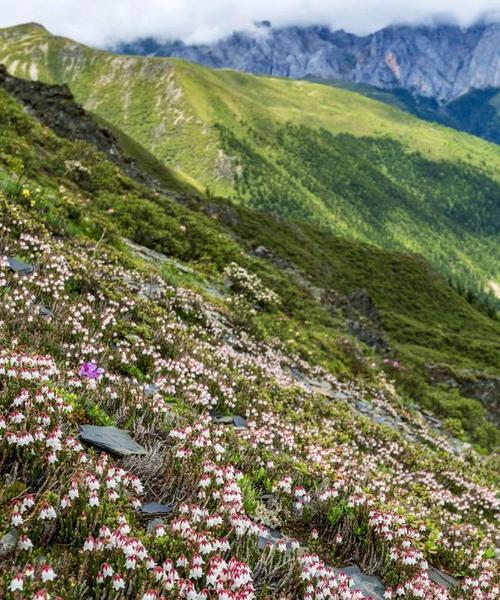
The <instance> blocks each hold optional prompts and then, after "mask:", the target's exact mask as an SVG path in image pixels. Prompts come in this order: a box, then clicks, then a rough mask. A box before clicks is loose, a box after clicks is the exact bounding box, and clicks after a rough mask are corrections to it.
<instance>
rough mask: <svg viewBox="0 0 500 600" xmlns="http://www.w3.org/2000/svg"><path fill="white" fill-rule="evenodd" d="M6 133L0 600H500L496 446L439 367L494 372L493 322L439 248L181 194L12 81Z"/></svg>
mask: <svg viewBox="0 0 500 600" xmlns="http://www.w3.org/2000/svg"><path fill="white" fill-rule="evenodd" d="M64 101H66V102H67V101H69V100H68V99H67V98H66V99H65V100H64ZM52 109H53V110H54V107H52ZM0 133H1V135H0V217H1V218H0V334H1V335H0V390H1V394H0V425H1V426H0V597H1V598H5V599H6V600H22V599H24V598H29V599H31V598H36V599H37V600H43V599H45V600H48V598H52V597H53V598H64V599H65V600H81V599H82V598H88V599H89V600H98V599H99V600H101V599H103V598H110V599H120V600H137V599H139V600H160V599H161V598H171V599H172V600H182V599H185V598H186V597H190V598H197V600H222V599H223V598H224V599H225V600H236V599H237V600H269V599H270V598H280V599H283V600H285V599H289V598H294V599H297V600H299V599H301V600H310V598H311V597H331V598H335V597H339V596H341V597H342V598H343V599H344V600H361V599H362V598H366V597H373V595H374V593H375V594H376V598H377V600H382V599H383V598H384V596H385V597H386V598H387V597H395V593H396V591H397V594H398V596H400V597H402V596H404V597H405V598H408V600H417V599H422V598H423V600H435V598H438V597H440V598H441V597H448V598H457V599H458V598H461V599H463V600H473V599H475V598H477V589H478V588H479V587H480V589H481V590H482V591H483V592H484V594H488V595H489V596H491V597H494V596H495V593H496V586H497V585H498V574H497V573H496V572H495V563H494V557H495V538H496V535H497V523H498V519H497V514H498V502H497V499H496V497H495V485H496V477H497V476H496V473H497V472H498V469H496V468H495V467H496V465H495V460H494V457H493V456H481V455H480V454H478V452H476V450H475V449H474V448H471V447H467V446H466V445H464V444H463V443H461V441H460V440H458V439H457V436H458V437H460V438H461V439H462V441H471V442H473V443H474V444H475V448H476V449H477V450H479V451H481V452H482V453H484V452H486V451H487V450H488V449H491V448H492V447H493V446H494V445H495V443H496V442H495V440H497V439H498V431H497V430H496V429H495V427H494V426H493V425H492V424H491V423H489V422H488V421H487V420H486V418H485V411H484V409H483V408H482V407H481V405H480V404H479V403H478V402H474V401H472V400H470V399H467V398H464V397H461V396H460V394H459V393H458V391H457V390H449V389H447V388H446V387H439V386H434V385H430V384H427V386H425V385H424V384H423V381H424V380H423V379H422V371H421V367H422V366H421V365H420V364H419V360H420V359H422V361H434V360H438V361H440V362H449V363H450V367H453V368H455V369H456V370H457V371H459V370H460V369H461V368H464V367H472V368H473V369H474V370H475V371H474V372H475V376H476V377H479V376H483V377H486V376H487V375H489V376H492V375H495V374H498V364H499V360H498V354H499V348H498V340H499V338H500V331H499V324H498V322H497V321H494V320H492V319H490V318H488V317H487V316H486V315H485V314H482V313H481V312H479V311H478V310H477V309H476V308H475V307H473V306H471V305H470V304H469V303H467V302H466V301H465V300H464V298H462V297H460V296H459V295H458V294H457V293H456V292H455V291H454V290H453V289H452V288H451V287H450V286H449V285H448V284H447V282H446V281H445V280H444V279H443V278H442V277H441V276H439V275H437V274H436V273H435V272H434V271H433V270H432V269H431V268H430V266H429V265H428V263H427V262H426V261H425V260H423V259H422V258H419V257H415V256H408V255H402V254H399V253H395V252H388V251H386V250H377V249H374V248H373V247H372V246H369V245H366V244H360V243H357V242H353V241H352V240H340V239H337V238H335V237H334V236H332V234H331V233H330V232H328V231H323V230H320V229H319V228H317V227H315V226H314V225H312V224H307V223H299V222H297V223H294V222H289V221H285V220H283V219H280V218H278V217H273V216H269V215H265V214H264V213H261V212H259V211H256V210H251V209H249V208H247V207H244V206H241V205H239V206H234V205H232V204H230V203H229V202H228V201H227V200H217V199H210V200H208V201H207V200H206V199H205V198H200V197H198V198H197V197H196V196H195V195H194V194H193V193H190V194H187V195H186V196H185V197H184V198H183V204H179V203H178V202H174V201H173V199H172V198H173V197H174V196H175V197H178V198H179V200H180V199H181V195H180V194H179V190H178V189H177V187H176V189H175V191H176V194H173V193H170V194H166V195H164V194H162V193H160V192H158V191H157V189H156V188H150V187H149V186H148V185H146V184H142V183H138V182H137V181H136V180H135V179H131V178H129V177H128V176H127V175H126V174H125V173H124V172H123V171H121V170H120V168H119V167H118V166H117V165H116V164H115V163H113V162H110V161H108V159H107V158H108V153H107V152H106V150H105V149H104V150H103V151H102V152H100V151H97V150H96V148H95V147H94V146H93V145H92V144H91V143H89V142H84V141H79V140H76V139H74V137H73V136H72V137H71V139H63V138H61V137H58V136H57V135H55V134H54V132H52V131H51V130H50V129H49V128H48V127H44V126H41V125H40V123H38V122H37V121H35V120H34V118H33V117H32V116H30V115H29V114H27V113H26V111H25V110H24V108H23V106H21V105H20V104H19V103H17V102H16V101H14V99H13V98H12V97H10V96H9V95H7V94H6V93H5V92H4V91H3V90H0ZM126 142H127V140H126V139H125V145H126ZM112 147H113V146H112V145H111V144H110V149H111V148H112ZM133 150H134V152H135V154H141V151H140V148H137V146H133ZM103 152H104V153H103ZM174 183H176V182H174ZM123 236H127V237H128V238H130V239H131V240H133V241H134V242H135V243H136V244H137V243H139V244H144V245H145V246H147V247H142V248H141V247H139V248H138V247H137V246H135V247H133V246H131V245H130V243H126V242H125V241H124V240H123ZM256 245H260V246H261V248H260V250H258V248H256ZM264 245H265V247H266V248H265V249H263V248H262V246H264ZM152 250H153V251H154V250H156V251H157V252H164V253H165V255H164V256H162V255H158V254H154V253H152V252H151V251H152ZM6 257H10V259H12V258H14V259H16V260H18V261H19V260H20V261H24V262H25V263H27V264H29V265H31V266H32V269H33V270H32V272H30V273H25V274H18V273H15V272H13V270H12V268H13V267H12V262H10V263H9V262H8V260H6ZM360 288H363V289H360ZM353 293H354V295H353ZM363 315H364V317H365V318H364V321H363V323H362V324H363V327H364V328H369V327H372V328H376V329H377V330H378V333H379V335H382V336H387V338H388V343H389V344H390V346H391V347H392V349H389V348H386V350H385V351H384V353H383V354H381V353H380V352H379V351H376V349H373V348H370V347H368V346H367V345H365V344H364V343H361V342H359V340H358V339H357V338H356V337H355V336H354V335H353V334H352V332H350V329H349V324H352V322H353V321H356V320H361V318H362V316H363ZM384 358H385V359H386V361H387V362H384ZM441 366H442V368H444V366H445V365H443V364H442V365H441ZM455 375H456V374H455ZM415 378H417V379H416V380H415ZM406 379H408V385H407V386H406V387H405V384H404V381H405V380H406ZM416 381H418V382H419V383H420V386H421V387H422V386H424V391H425V394H424V397H422V398H419V397H418V396H417V395H415V392H416V391H417V390H416V389H415V388H416ZM418 392H419V393H421V392H422V389H419V390H418ZM415 400H417V401H421V402H423V403H424V404H426V405H427V406H431V407H432V408H433V410H434V411H435V413H436V414H437V415H438V416H439V417H440V418H439V419H438V420H437V421H436V419H435V418H434V419H431V418H430V417H429V415H425V413H423V412H422V410H420V409H419V407H418V406H417V405H416V404H415ZM425 400H428V403H427V402H425ZM232 416H233V417H234V416H238V417H239V420H238V423H239V424H240V426H239V427H238V428H236V427H234V426H233V424H230V423H227V420H228V419H230V417H232ZM221 418H222V419H223V421H222V422H221V420H220V419H221ZM89 425H92V426H95V427H112V426H114V427H118V428H119V429H121V430H122V431H123V430H126V431H127V432H128V433H129V435H130V436H131V438H132V440H133V442H134V445H133V447H132V452H135V453H136V454H134V455H132V456H123V446H121V448H116V446H114V445H112V446H111V448H110V447H109V446H107V447H105V448H104V449H103V448H100V447H99V446H98V445H97V446H96V444H95V441H94V442H91V441H89V440H88V438H85V436H84V435H83V431H82V430H81V428H83V427H84V426H89ZM107 432H108V433H107V434H109V430H107ZM101 434H102V435H104V436H106V435H107V434H106V433H103V432H102V431H101ZM101 440H102V438H101ZM128 443H130V440H128ZM138 445H139V446H138ZM152 503H156V504H153V505H152ZM158 504H160V506H158ZM158 513H161V514H158ZM352 565H356V566H357V567H358V568H359V570H360V571H356V569H355V570H354V572H352V570H351V571H350V573H351V575H352V579H351V578H346V577H345V576H344V575H339V570H343V569H344V568H346V567H348V566H352ZM436 569H441V570H442V571H444V573H443V572H440V571H436ZM361 573H364V574H365V576H367V575H370V576H371V578H370V579H369V582H370V583H371V584H372V585H375V591H373V589H372V590H371V591H368V590H367V589H366V588H363V591H362V592H361V591H359V590H358V589H357V588H359V587H361V586H363V584H364V583H365V582H366V579H364V578H363V575H361ZM445 574H449V575H452V576H453V577H449V576H448V579H447V581H449V582H450V584H451V586H452V587H450V588H449V589H448V591H446V590H444V589H442V587H441V583H442V581H443V580H442V578H443V576H445ZM436 581H437V582H441V583H439V584H438V583H436ZM446 585H449V584H446ZM385 588H389V589H387V591H385ZM384 592H385V594H384ZM370 594H371V596H370Z"/></svg>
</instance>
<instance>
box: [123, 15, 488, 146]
mask: <svg viewBox="0 0 500 600" xmlns="http://www.w3.org/2000/svg"><path fill="white" fill-rule="evenodd" d="M114 50H115V51H118V52H122V53H126V54H139V55H145V56H173V57H178V58H183V59H186V60H190V61H193V62H196V63H199V64H203V65H207V66H209V67H216V68H232V69H237V70H239V71H246V72H249V73H256V74H260V75H272V76H276V77H291V78H294V79H311V80H315V81H323V82H325V83H329V84H331V85H343V84H345V83H353V84H358V85H357V87H356V86H355V87H354V88H351V89H355V90H356V91H359V92H360V93H367V95H369V96H371V97H373V92H374V90H370V89H369V88H370V87H371V88H376V89H378V90H379V91H378V92H375V93H376V95H377V96H378V98H377V99H380V100H382V101H384V100H387V99H389V102H390V103H393V102H394V101H395V102H396V103H397V104H398V105H399V107H400V108H403V109H405V110H409V111H410V112H412V113H413V114H415V115H417V116H419V117H421V118H425V119H428V120H431V121H436V122H438V123H444V124H445V125H448V126H450V127H455V128H457V129H461V130H463V131H467V132H469V133H473V134H474V135H478V136H480V137H484V138H485V139H487V140H489V141H493V142H496V143H498V142H499V136H500V126H499V120H498V109H497V107H496V105H495V104H494V102H490V100H491V98H492V96H494V95H497V94H498V93H499V89H498V88H500V24H498V23H494V22H481V23H477V24H476V25H474V26H472V27H469V28H466V29H463V28H461V27H458V26H456V25H445V24H436V25H429V26H403V25H395V26H391V27H387V28H385V29H382V30H380V31H377V32H375V33H373V34H371V35H367V36H364V37H358V36H355V35H353V34H349V33H346V32H345V31H331V30H330V29H328V28H326V27H318V26H315V27H284V28H274V27H272V26H271V24H270V23H269V22H263V23H258V24H256V26H255V27H254V29H252V30H251V31H247V32H245V31H239V32H235V33H233V34H232V35H231V36H229V37H228V38H226V39H222V40H219V41H217V42H214V43H212V44H202V45H194V46H187V45H185V44H183V43H182V42H173V43H168V42H166V43H163V42H159V41H158V40H156V39H152V38H148V39H139V40H135V41H133V42H127V43H121V44H118V45H117V46H116V47H115V48H114ZM381 90H387V91H388V92H389V94H388V95H387V94H386V95H384V94H383V93H381ZM483 90H484V91H485V92H486V93H485V94H482V91H483ZM392 92H394V94H392ZM394 95H395V96H396V98H395V99H394ZM401 100H402V101H401ZM455 101H457V102H458V103H459V107H460V106H467V111H466V112H463V111H459V114H457V105H456V104H455ZM459 107H458V108H459Z"/></svg>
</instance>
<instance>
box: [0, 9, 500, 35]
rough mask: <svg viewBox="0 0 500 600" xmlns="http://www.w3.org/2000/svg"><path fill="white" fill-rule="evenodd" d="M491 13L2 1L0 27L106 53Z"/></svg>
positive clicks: (465, 21)
mask: <svg viewBox="0 0 500 600" xmlns="http://www.w3.org/2000/svg"><path fill="white" fill-rule="evenodd" d="M487 12H489V13H490V14H491V13H492V12H493V13H494V16H493V18H494V19H495V20H497V19H498V20H500V0H21V1H19V0H17V1H15V0H0V27H7V26H10V25H17V24H19V23H25V22H37V23H41V24H42V25H44V26H45V27H46V28H47V29H48V30H49V31H51V32H52V33H55V34H58V35H64V36H67V37H71V38H73V39H76V40H77V41H79V42H83V43H86V44H89V45H92V46H99V47H105V46H108V45H111V44H113V43H115V42H118V41H130V40H133V39H135V38H138V37H147V36H153V37H157V38H159V39H161V40H172V39H182V40H183V41H185V42H186V43H200V42H210V41H214V40H217V39H219V38H221V37H224V36H225V35H228V34H230V33H231V32H232V31H234V30H247V29H251V27H252V24H253V23H254V22H256V21H261V20H269V21H271V22H272V24H273V26H286V25H316V24H320V25H328V26H330V27H331V28H332V29H345V30H347V31H350V32H352V33H357V34H367V33H371V32H373V31H376V30H377V29H380V28H382V27H385V26H386V25H390V24H393V23H420V22H422V21H424V22H425V21H428V20H429V19H430V18H431V17H432V18H434V17H437V18H439V19H440V20H443V19H444V20H452V21H454V22H457V23H459V24H460V25H462V26H466V25H469V24H471V23H472V22H474V21H475V20H477V19H478V18H480V17H481V16H482V15H483V14H485V13H487Z"/></svg>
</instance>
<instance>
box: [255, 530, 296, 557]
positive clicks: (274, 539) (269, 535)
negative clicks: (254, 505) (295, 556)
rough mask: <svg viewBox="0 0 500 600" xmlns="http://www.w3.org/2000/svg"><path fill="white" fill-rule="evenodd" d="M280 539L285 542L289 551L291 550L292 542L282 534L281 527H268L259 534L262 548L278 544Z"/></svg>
mask: <svg viewBox="0 0 500 600" xmlns="http://www.w3.org/2000/svg"><path fill="white" fill-rule="evenodd" d="M280 541H283V542H285V544H286V547H287V551H290V550H291V547H292V545H291V542H290V541H289V540H287V539H286V538H284V537H283V536H282V535H281V531H280V530H279V529H272V528H271V527H266V530H265V531H264V532H263V533H260V534H259V548H260V549H261V550H263V549H264V548H265V547H266V546H271V547H272V546H276V544H277V543H278V542H280Z"/></svg>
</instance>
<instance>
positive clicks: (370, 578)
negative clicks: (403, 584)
mask: <svg viewBox="0 0 500 600" xmlns="http://www.w3.org/2000/svg"><path fill="white" fill-rule="evenodd" d="M334 570H335V572H336V574H337V575H338V574H340V573H345V574H346V575H348V576H349V577H351V578H352V582H353V587H354V588H355V589H358V590H360V591H361V592H362V594H363V596H365V597H371V598H374V599H376V600H384V593H385V587H384V584H383V583H382V582H381V581H380V579H379V578H378V577H375V575H365V574H364V573H362V572H361V571H360V569H359V567H357V566H355V565H354V566H352V567H344V568H342V569H334Z"/></svg>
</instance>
